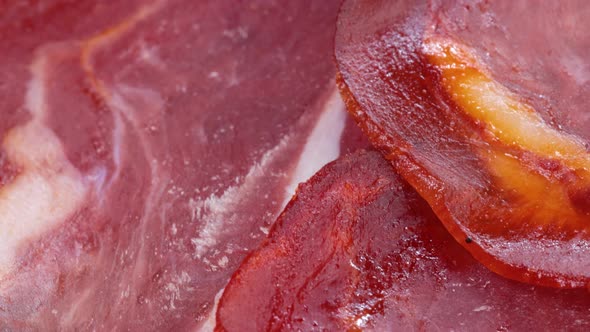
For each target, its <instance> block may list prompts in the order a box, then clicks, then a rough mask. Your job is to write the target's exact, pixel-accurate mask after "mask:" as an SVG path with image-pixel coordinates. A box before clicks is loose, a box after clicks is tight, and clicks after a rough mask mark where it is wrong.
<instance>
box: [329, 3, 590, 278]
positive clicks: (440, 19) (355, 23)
mask: <svg viewBox="0 0 590 332" xmlns="http://www.w3.org/2000/svg"><path fill="white" fill-rule="evenodd" d="M589 11H590V6H589V5H588V3H587V2H583V1H578V2H568V3H561V2H560V3H557V2H544V3H537V2H527V1H517V2H486V1H481V2H479V1H475V2H473V1H417V2H413V1H362V0H361V1H358V0H357V1H355V0H350V1H345V3H344V5H343V8H342V11H341V14H340V17H339V22H338V32H337V38H336V58H337V62H338V66H339V70H340V77H341V90H342V93H343V95H344V96H345V97H346V98H347V102H348V106H349V110H350V111H351V114H352V115H353V116H354V117H355V118H356V119H357V121H358V122H359V123H361V125H362V126H363V129H364V131H365V132H366V133H367V134H368V135H369V136H370V138H371V141H372V142H373V143H374V144H375V145H376V146H377V147H378V148H379V149H380V150H381V151H382V152H383V153H384V154H385V155H386V156H387V157H388V158H389V159H391V160H392V161H393V163H394V165H395V167H396V169H397V170H398V171H399V172H400V173H401V174H402V175H403V177H404V178H405V179H407V180H408V181H409V182H410V184H411V185H412V186H414V187H415V188H416V189H417V190H418V192H419V193H420V194H421V195H422V196H423V197H424V198H425V199H426V200H427V201H428V202H429V203H430V204H431V206H432V207H433V209H434V211H435V212H436V214H437V215H438V216H439V218H440V219H441V220H442V221H443V223H444V224H445V226H446V228H447V229H448V230H449V231H450V232H451V233H452V234H453V236H454V237H455V239H456V240H457V241H458V242H460V243H461V244H463V245H464V246H465V248H467V250H468V251H470V252H471V253H472V254H473V255H474V256H475V257H476V258H477V259H478V260H479V261H481V262H482V263H483V264H484V265H486V266H487V267H489V268H490V269H491V270H493V271H495V272H497V273H499V274H501V275H503V276H505V277H508V278H512V279H516V280H520V281H524V282H530V283H534V284H541V285H548V286H556V287H584V286H586V285H587V284H588V282H589V281H590V209H589V207H590V150H589V148H588V147H589V142H590V116H589V114H590V113H588V109H587V105H588V101H589V99H588V98H589V97H588V96H589V92H590V85H589V84H587V83H588V80H589V79H590V72H588V70H587V69H588V66H589V64H588V61H587V59H588V58H589V56H590V53H589V52H590V47H588V40H589V38H587V37H588V36H585V35H584V34H587V31H589V29H588V20H587V19H585V18H584V17H585V16H584V15H586V14H587V13H588V12H589ZM547 20H550V21H551V22H553V23H554V24H547V23H546V22H547Z"/></svg>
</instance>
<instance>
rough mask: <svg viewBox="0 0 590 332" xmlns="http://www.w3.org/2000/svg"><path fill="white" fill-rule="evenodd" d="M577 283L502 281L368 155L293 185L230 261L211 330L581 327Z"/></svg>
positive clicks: (585, 321) (588, 304)
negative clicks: (242, 253)
mask: <svg viewBox="0 0 590 332" xmlns="http://www.w3.org/2000/svg"><path fill="white" fill-rule="evenodd" d="M589 313H590V297H588V294H587V291H585V290H557V289H552V288H542V287H538V286H530V285H526V284H523V283H518V282H515V281H511V280H507V279H504V278H502V277H500V276H498V275H496V274H494V273H492V272H490V271H489V270H488V269H487V268H485V267H484V266H482V265H481V264H479V263H478V262H477V261H475V260H474V259H473V258H472V257H471V255H470V254H469V253H468V252H466V251H465V250H464V249H463V248H462V247H461V246H460V245H459V244H457V243H456V241H454V239H453V238H452V237H451V236H450V235H449V234H448V232H447V231H446V230H445V228H444V227H443V226H442V224H441V223H440V222H439V221H438V220H437V218H436V216H435V215H434V213H433V212H432V210H431V209H430V208H429V206H428V205H427V203H426V202H425V201H424V200H423V199H422V198H421V197H420V196H418V194H417V193H416V192H415V191H414V190H413V189H412V188H411V187H410V186H409V185H407V184H406V183H405V182H403V181H402V180H401V179H400V177H399V176H397V175H396V174H395V173H394V172H393V171H392V169H391V165H389V164H388V162H387V161H386V160H384V159H383V157H382V156H381V155H380V154H379V153H378V152H364V151H360V152H357V153H354V154H351V155H347V156H345V157H342V158H340V159H338V160H337V161H335V162H333V163H331V164H329V165H328V166H326V167H324V168H323V169H322V170H321V171H320V172H318V173H317V174H316V175H315V176H314V177H313V178H312V179H310V180H309V181H308V182H306V183H305V184H302V185H301V186H300V187H299V190H298V193H297V196H295V197H294V198H293V200H292V201H291V202H290V203H289V205H288V206H287V208H286V209H285V211H284V212H283V213H282V214H281V216H280V217H279V219H278V220H277V222H276V223H275V224H274V226H273V229H272V230H271V233H270V234H269V237H268V239H267V240H265V242H264V243H263V244H262V246H261V247H260V248H259V249H258V250H257V251H255V252H253V253H252V254H251V255H250V256H249V257H248V258H247V259H246V260H245V261H244V263H243V264H242V266H241V267H240V268H239V269H238V271H237V272H236V274H235V275H234V276H233V277H232V280H231V281H230V283H229V284H228V286H227V288H226V290H225V292H224V294H223V296H222V298H221V300H220V304H219V309H218V312H217V327H216V330H218V331H278V330H285V331H298V330H300V331H360V330H375V331H392V330H394V331H406V330H427V331H429V330H443V331H450V330H454V331H494V330H495V331H505V330H515V331H519V330H520V331H524V330H572V331H574V330H575V331H583V330H586V329H588V328H590V319H589V317H590V316H589Z"/></svg>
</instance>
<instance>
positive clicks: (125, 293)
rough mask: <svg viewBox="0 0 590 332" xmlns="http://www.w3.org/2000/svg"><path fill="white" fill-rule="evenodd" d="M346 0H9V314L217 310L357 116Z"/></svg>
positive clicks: (136, 324) (73, 319) (72, 321)
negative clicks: (341, 46) (344, 56)
mask: <svg viewBox="0 0 590 332" xmlns="http://www.w3.org/2000/svg"><path fill="white" fill-rule="evenodd" d="M338 5H339V1H289V2H284V1H247V2H236V1H229V0H228V1H225V0H222V1H185V0H172V1H158V0H156V1H142V0H138V1H108V2H104V1H65V0H64V1H59V0H51V1H37V2H26V1H22V2H12V3H9V2H2V3H1V4H0V40H1V41H0V45H1V47H0V48H1V49H2V52H0V64H1V66H2V71H0V82H1V83H0V114H1V119H0V137H1V138H2V141H1V142H2V143H1V147H0V216H1V219H0V330H2V331H38V330H44V331H53V330H61V331H128V330H131V331H164V330H183V331H188V330H194V329H199V328H204V327H206V324H207V320H208V319H209V317H210V315H211V312H212V311H213V309H214V306H215V299H216V296H218V294H220V291H221V290H222V289H223V287H224V286H225V284H226V283H227V281H228V280H229V277H230V276H231V274H232V273H233V272H234V271H235V269H236V268H237V267H238V266H239V264H240V263H241V261H242V259H243V258H244V257H245V256H246V254H248V253H249V252H250V250H251V249H252V248H254V247H256V246H257V244H258V243H259V242H260V241H261V240H262V239H263V238H264V237H265V236H266V233H267V232H268V228H269V227H270V226H271V225H272V223H273V222H274V221H275V218H276V217H277V215H278V214H279V212H280V211H281V210H282V208H283V206H284V204H285V203H286V202H287V201H288V200H289V199H290V197H291V195H292V193H293V191H294V188H295V186H296V185H297V183H298V182H300V181H304V180H305V179H307V178H308V177H309V176H310V175H312V174H313V173H314V172H315V171H316V170H317V169H318V168H320V167H321V166H322V165H323V164H325V163H326V162H328V161H331V160H333V159H335V158H336V157H337V156H338V155H339V154H340V144H341V143H340V137H341V135H342V132H343V131H347V132H350V130H355V127H351V126H350V125H351V123H350V122H347V120H346V113H345V111H344V108H343V104H342V101H341V100H340V97H339V95H338V93H337V91H336V89H335V84H334V82H333V81H334V75H335V72H334V66H333V60H332V50H333V36H334V29H335V20H336V14H337V10H338ZM346 128H348V129H346ZM326 133H329V135H327V134H326ZM353 136H354V134H353V135H352V136H349V137H348V138H347V139H346V140H345V141H346V142H348V141H350V142H351V143H343V144H345V145H346V146H347V147H351V146H352V145H351V144H356V143H355V142H360V141H361V140H362V139H361V138H360V137H361V136H358V135H357V136H356V137H358V139H355V138H351V137H353ZM343 142H344V141H343ZM347 147H345V148H344V149H347Z"/></svg>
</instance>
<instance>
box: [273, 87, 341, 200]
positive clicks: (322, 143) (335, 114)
mask: <svg viewBox="0 0 590 332" xmlns="http://www.w3.org/2000/svg"><path fill="white" fill-rule="evenodd" d="M345 125H346V108H345V106H344V102H343V101H342V98H341V97H340V94H339V93H338V91H337V90H335V91H334V92H333V93H332V95H331V96H330V99H328V101H327V102H326V104H325V106H324V110H323V111H322V114H321V115H320V119H319V120H318V123H317V124H316V126H315V127H314V129H313V131H312V132H311V135H310V136H309V138H308V139H307V143H306V144H305V147H304V148H303V152H302V153H301V156H300V157H299V163H298V164H297V167H296V168H295V172H294V174H293V176H292V178H291V183H289V185H288V186H287V188H286V189H285V201H284V203H283V206H285V205H286V204H287V202H289V200H290V199H291V197H292V196H293V194H295V190H296V189H297V186H298V185H299V184H300V183H302V182H305V181H307V180H308V179H309V178H310V177H312V176H313V175H314V174H315V173H316V172H317V171H319V170H320V169H321V168H322V167H324V166H325V165H326V164H327V163H329V162H331V161H333V160H335V159H336V158H338V156H340V138H341V136H342V132H343V131H344V126H345Z"/></svg>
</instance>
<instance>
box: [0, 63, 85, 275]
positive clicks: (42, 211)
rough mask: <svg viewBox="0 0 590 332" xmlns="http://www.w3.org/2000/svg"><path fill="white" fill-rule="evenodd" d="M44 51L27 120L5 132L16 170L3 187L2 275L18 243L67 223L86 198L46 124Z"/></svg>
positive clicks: (35, 72)
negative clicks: (13, 176)
mask: <svg viewBox="0 0 590 332" xmlns="http://www.w3.org/2000/svg"><path fill="white" fill-rule="evenodd" d="M47 61H48V60H47V54H46V52H39V53H38V56H37V57H36V58H35V61H34V62H33V64H32V65H31V74H32V79H31V81H30V82H29V86H28V90H27V94H26V97H25V106H26V108H27V109H28V111H29V112H30V114H31V119H30V120H29V122H27V123H25V124H24V125H22V126H20V127H16V128H13V129H12V130H11V131H10V132H8V134H7V135H6V136H5V137H4V138H3V142H2V145H3V148H4V150H5V151H6V154H7V156H8V159H9V160H10V162H11V163H13V164H14V165H16V166H17V167H18V168H19V169H20V173H19V174H18V176H17V177H16V178H15V179H14V180H13V181H12V182H10V183H8V184H7V185H6V186H4V187H2V188H0V216H2V219H1V220H0V278H1V277H2V275H3V274H5V273H7V272H9V271H10V270H11V268H12V267H13V266H14V264H15V261H14V259H15V257H16V254H17V250H18V248H19V247H20V246H23V245H26V243H27V242H28V241H32V240H34V239H35V238H37V237H39V236H40V235H41V234H43V233H45V232H47V231H49V230H51V229H52V228H54V227H56V226H57V225H59V224H60V223H63V222H64V221H65V220H66V219H67V218H68V217H69V216H70V215H71V214H72V213H73V212H74V211H76V210H77V209H78V208H79V206H80V205H81V204H82V203H83V201H84V199H85V196H86V192H87V185H86V184H85V183H84V181H83V179H82V176H81V174H80V173H79V172H78V170H77V169H75V168H74V167H73V166H72V165H71V164H70V163H69V161H68V159H67V157H66V155H65V153H64V150H63V146H62V144H61V142H60V140H59V138H58V137H57V136H56V135H55V133H53V131H52V130H51V129H50V128H48V127H47V125H46V124H45V117H46V115H47V110H46V99H45V98H46V92H45V85H46V80H45V72H46V67H47Z"/></svg>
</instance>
